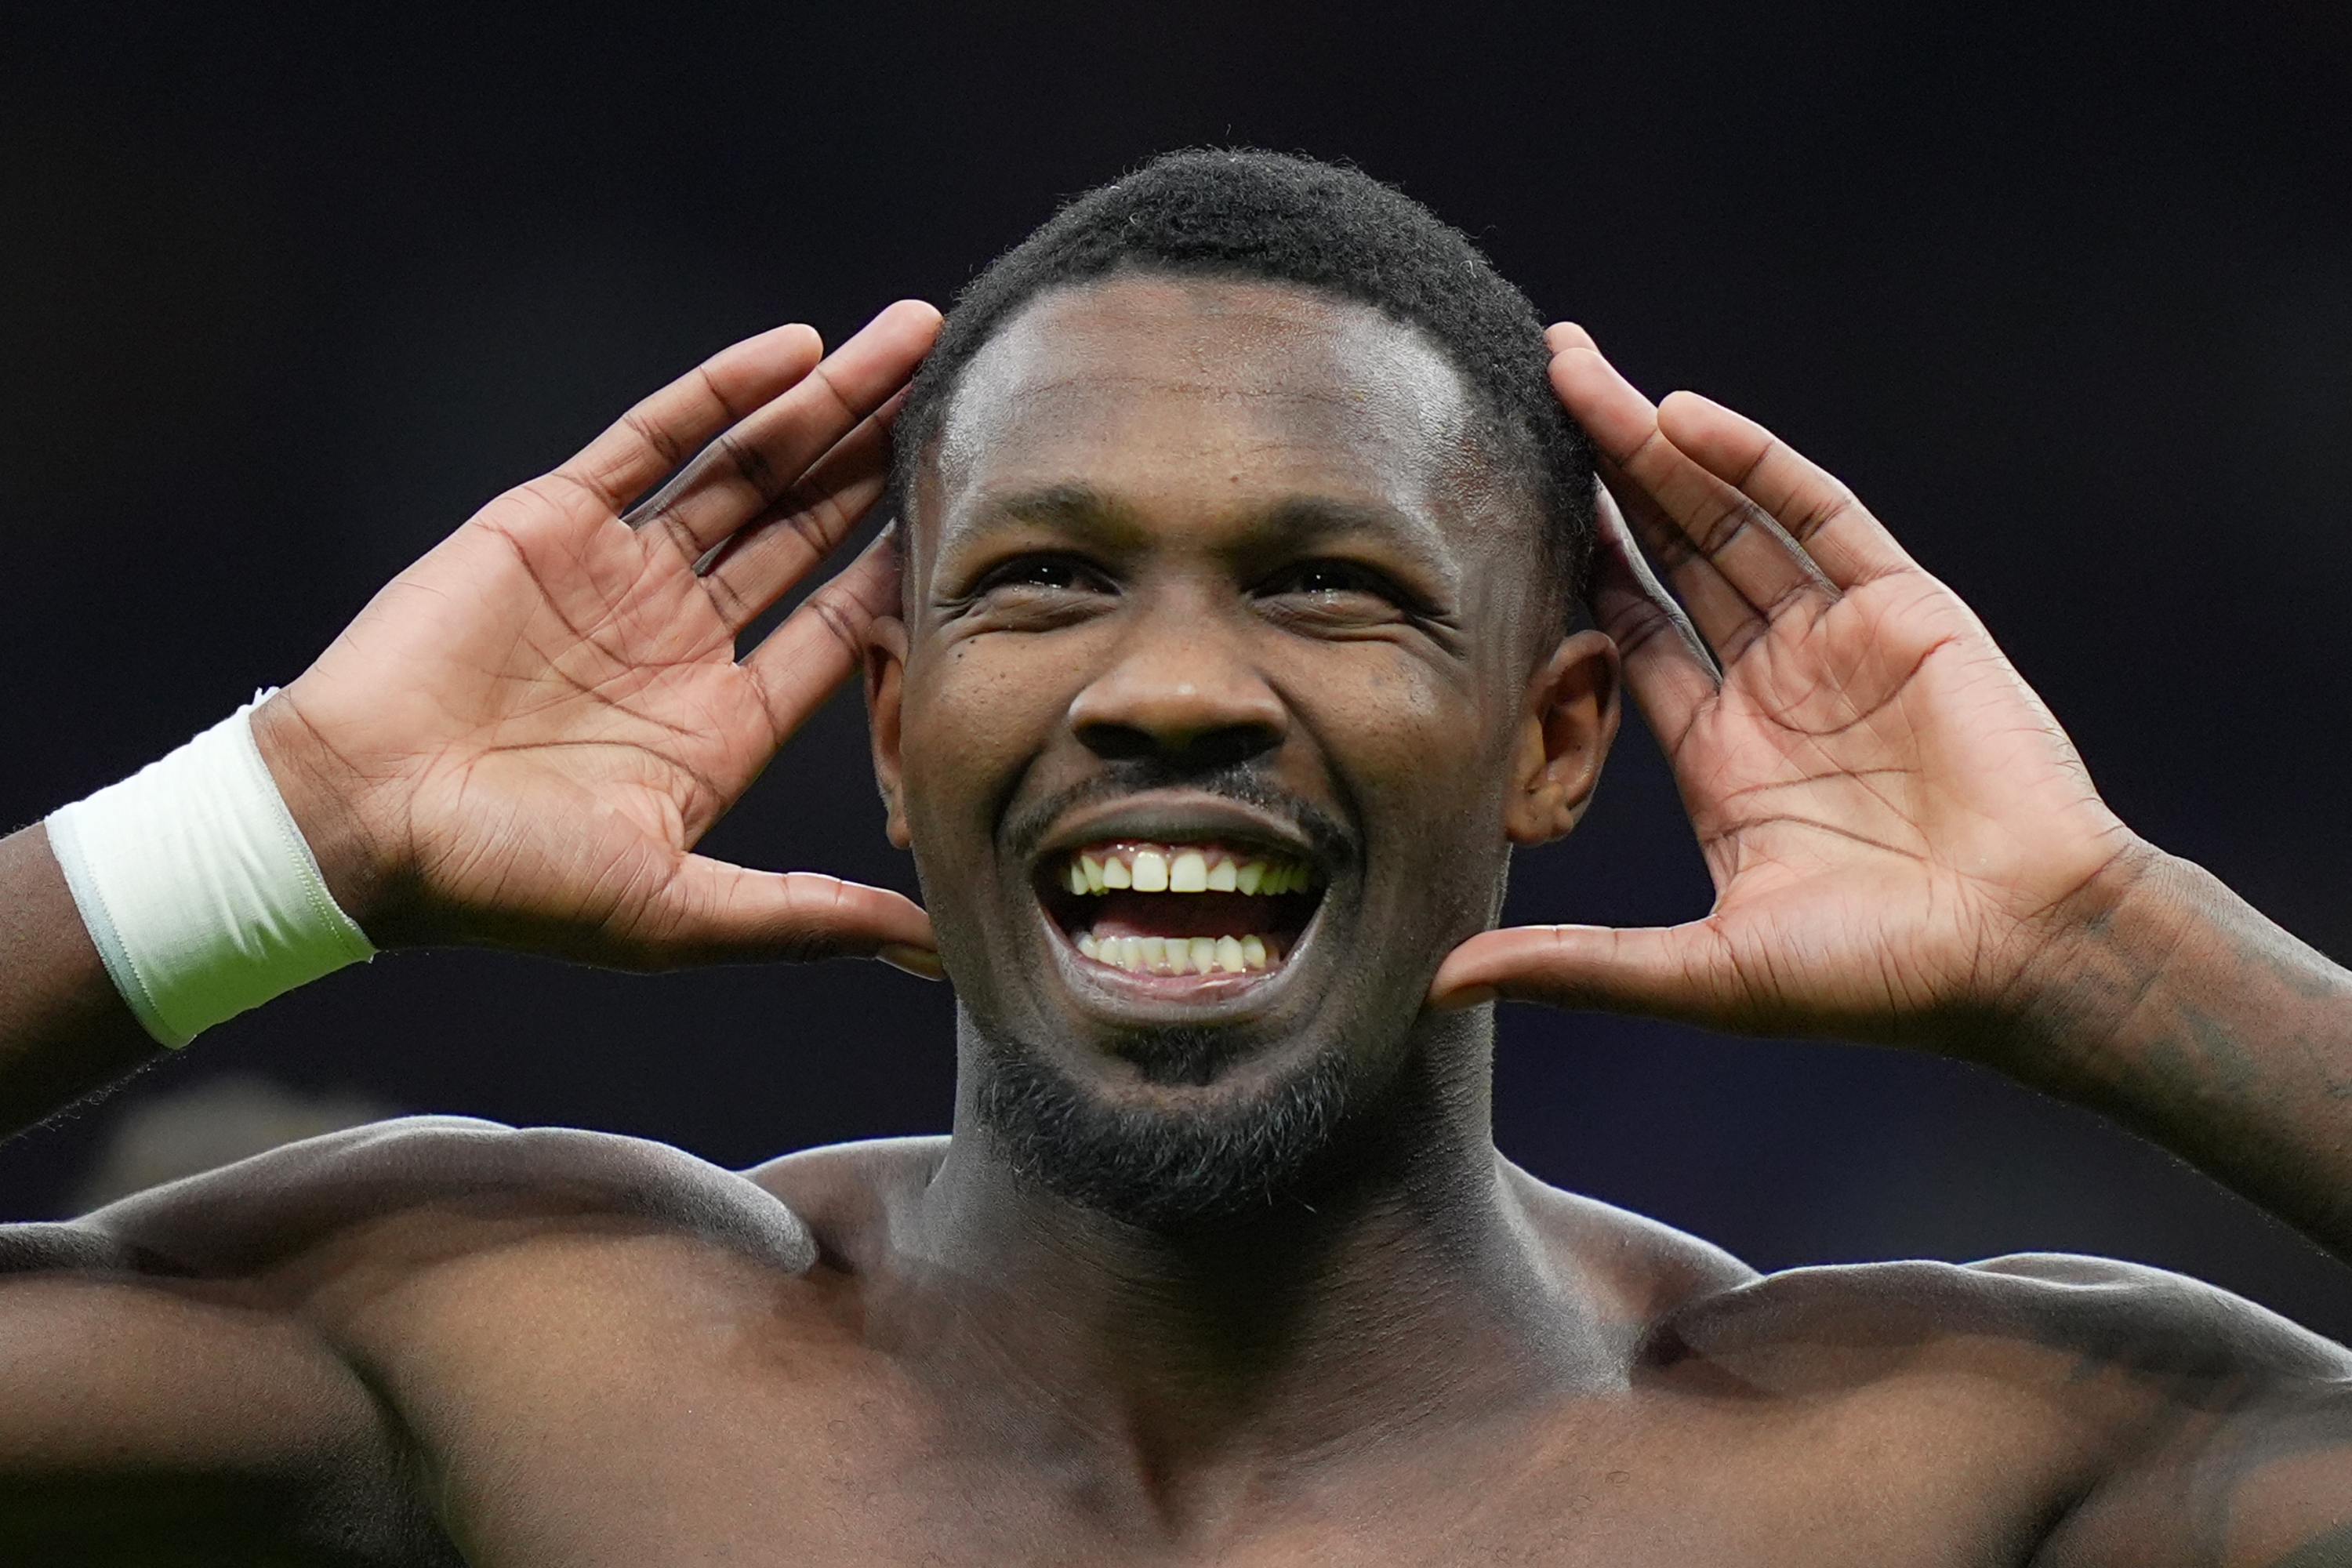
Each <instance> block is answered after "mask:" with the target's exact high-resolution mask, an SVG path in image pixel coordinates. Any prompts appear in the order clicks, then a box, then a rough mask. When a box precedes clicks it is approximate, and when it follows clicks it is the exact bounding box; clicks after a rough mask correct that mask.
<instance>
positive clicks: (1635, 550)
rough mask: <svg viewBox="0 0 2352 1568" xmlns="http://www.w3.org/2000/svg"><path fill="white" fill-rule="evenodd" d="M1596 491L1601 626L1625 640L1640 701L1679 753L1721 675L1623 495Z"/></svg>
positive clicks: (1594, 596) (1596, 589)
mask: <svg viewBox="0 0 2352 1568" xmlns="http://www.w3.org/2000/svg"><path fill="white" fill-rule="evenodd" d="M1595 489H1599V491H1600V493H1599V495H1598V496H1597V498H1596V500H1595V504H1594V513H1595V521H1597V522H1598V524H1599V526H1600V534H1601V539H1600V549H1599V551H1598V552H1597V553H1596V555H1595V557H1594V561H1593V575H1592V589H1591V593H1590V595H1587V596H1588V598H1589V599H1590V601H1591V606H1592V620H1593V624H1594V625H1595V626H1599V627H1600V628H1601V631H1602V632H1603V633H1605V634H1606V635H1607V636H1608V637H1609V640H1610V641H1612V642H1613V643H1615V644H1616V645H1617V651H1618V654H1619V657H1620V658H1622V661H1623V664H1624V669H1625V684H1626V686H1627V687H1628V688H1629V689H1631V690H1632V692H1633V701H1634V703H1635V705H1636V706H1638V707H1639V708H1640V709H1641V710H1642V718H1643V721H1644V722H1646V723H1647V724H1648V725H1649V726H1650V732H1651V733H1652V734H1654V735H1655V736H1656V737H1657V738H1658V742H1659V744H1660V745H1662V746H1664V748H1665V750H1666V752H1667V754H1668V755H1669V756H1671V755H1673V754H1674V753H1675V752H1676V751H1677V750H1678V749H1679V748H1680V746H1681V744H1682V739H1683V736H1684V735H1685V734H1686V733H1687V732H1688V731H1689V730H1690V726H1691V721H1693V720H1694V719H1696V717H1697V715H1698V712H1699V710H1700V708H1701V707H1703V706H1704V705H1705V704H1706V702H1708V701H1709V700H1712V699H1713V698H1714V696H1715V694H1716V691H1717V687H1718V686H1719V685H1720V678H1719V677H1718V675H1717V672H1716V668H1715V660H1713V659H1712V658H1708V657H1707V652H1706V644H1705V643H1703V642H1701V641H1700V640H1699V635H1698V633H1697V631H1696V629H1695V628H1694V627H1693V626H1691V624H1690V620H1689V618H1688V617H1687V616H1685V615H1684V614H1683V611H1682V606H1681V605H1677V604H1675V601H1674V599H1673V598H1672V597H1671V596H1670V595H1668V594H1667V593H1666V591H1665V590H1664V588H1662V587H1660V586H1659V584H1658V579H1657V576H1656V574H1654V573H1653V572H1652V571H1651V570H1650V563H1648V562H1647V561H1645V560H1643V556H1642V548H1641V546H1640V545H1639V544H1637V543H1635V542H1634V540H1633V532H1632V531H1631V530H1629V529H1628V528H1627V527H1626V526H1625V518H1624V514H1623V513H1622V512H1621V511H1619V510H1618V509H1617V501H1616V499H1615V498H1614V497H1612V495H1610V493H1609V492H1608V490H1606V489H1601V488H1600V487H1598V486H1596V487H1595Z"/></svg>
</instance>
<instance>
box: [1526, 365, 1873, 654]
mask: <svg viewBox="0 0 2352 1568" xmlns="http://www.w3.org/2000/svg"><path fill="white" fill-rule="evenodd" d="M1551 376H1552V384H1553V387H1554V388H1555V389H1556V390H1557V391H1558V392H1559V397H1560V401H1561V402H1562V403H1564V404H1565V405H1567V406H1568V409H1569V412H1570V413H1571V414H1573V415H1574V416H1576V417H1577V419H1578V421H1579V422H1580V424H1582V425H1583V426H1584V427H1585V429H1586V430H1587V431H1588V432H1590V433H1591V436H1592V438H1593V441H1594V442H1595V444H1596V445H1598V446H1599V447H1600V448H1601V453H1602V455H1603V456H1605V457H1607V458H1609V459H1610V460H1611V461H1612V462H1613V463H1615V464H1616V465H1617V467H1618V468H1620V469H1621V470H1622V471H1623V472H1624V473H1625V475H1626V476H1627V477H1628V478H1630V479H1633V481H1634V482H1635V483H1636V484H1638V485H1639V486H1640V487H1641V489H1643V490H1644V491H1646V492H1647V493H1648V494H1649V496H1650V497H1651V498H1652V499H1653V500H1655V501H1656V502H1657V504H1658V507H1659V509H1660V510H1662V511H1663V512H1664V514H1665V515H1666V516H1667V517H1669V518H1670V519H1672V520H1673V521H1674V523H1675V526H1676V527H1677V528H1678V529H1679V530H1681V531H1682V532H1683V534H1684V535H1685V537H1687V538H1688V539H1689V540H1690V541H1691V542H1692V544H1693V545H1695V546H1696V548H1697V550H1698V551H1699V552H1700V553H1701V554H1703V555H1705V556H1706V558H1707V559H1708V560H1709V561H1711V562H1712V563H1714V564H1715V566H1716V569H1717V571H1719V572H1721V573H1722V574H1723V576H1724V579H1725V580H1726V581H1727V582H1728V583H1729V584H1731V585H1732V586H1733V587H1734V588H1736V589H1737V590H1738V592H1739V594H1740V596H1741V597H1743V598H1745V599H1746V600H1747V601H1748V604H1750V605H1753V606H1754V607H1755V609H1756V611H1757V612H1758V614H1759V615H1760V616H1763V617H1764V618H1765V619H1766V620H1767V621H1769V620H1771V619H1773V618H1774V617H1776V616H1780V615H1781V614H1783V613H1786V612H1787V611H1788V610H1790V609H1791V608H1793V607H1795V606H1798V605H1806V604H1813V605H1818V604H1820V603H1822V602H1826V601H1827V600H1830V599H1833V598H1835V597H1836V590H1835V589H1834V588H1832V586H1831V585H1830V583H1829V581H1828V579H1827V578H1825V577H1823V576H1822V574H1821V572H1820V570H1819V569H1818V568H1817V567H1815V566H1814V564H1813V563H1812V562H1811V560H1810V559H1809V558H1808V557H1807V556H1806V555H1805V552H1803V551H1802V550H1801V549H1800V548H1799V547H1798V546H1797V543H1796V542H1795V541H1794V540H1792V539H1790V537H1789V535H1788V533H1787V532H1786V531H1783V530H1782V529H1781V527H1780V524H1779V523H1777V522H1776V521H1773V519H1772V517H1771V515H1770V514H1769V512H1767V511H1766V510H1764V509H1763V508H1762V507H1760V506H1759V505H1757V504H1756V503H1755V502H1754V501H1753V500H1749V499H1748V497H1747V496H1746V495H1745V494H1743V493H1741V491H1740V490H1739V489H1738V487H1736V486H1734V485H1731V484H1727V483H1726V482H1725V481H1724V480H1723V479H1720V478H1718V477H1717V476H1716V475H1715V474H1713V473H1710V472H1709V471H1708V470H1707V469H1706V468H1702V467H1701V466H1700V465H1699V464H1698V463H1696V461H1694V460H1693V459H1692V458H1690V457H1689V456H1688V455H1687V454H1685V453H1684V452H1683V451H1682V450H1681V448H1679V447H1676V446H1675V444H1674V442H1673V441H1671V440H1669V439H1667V437H1665V435H1664V432H1663V431H1662V430H1661V429H1660V428H1659V426H1658V411H1657V409H1656V408H1655V407H1654V406H1653V405H1651V403H1650V401H1649V399H1647V398H1645V397H1643V395H1641V394H1640V393H1639V392H1637V391H1635V390H1634V389H1633V384H1631V383H1629V382H1627V381H1626V380H1625V378H1624V377H1623V376H1622V375H1620V374H1617V371H1616V368H1615V367H1614V366H1612V364H1610V363H1609V362H1608V361H1607V360H1605V359H1603V358H1602V357H1601V355H1600V353H1598V352H1596V351H1593V350H1590V349H1582V348H1576V347H1571V348H1570V349H1569V350H1567V351H1566V352H1565V353H1559V354H1557V355H1555V356H1554V357H1553V359H1552V362H1551ZM1677 586H1679V584H1677ZM1693 613H1694V615H1696V605H1694V606H1693ZM1701 625H1702V626H1704V625H1705V622H1704V621H1702V622H1701ZM1708 635H1709V637H1713V636H1714V633H1713V632H1712V630H1710V631H1709V633H1708ZM1716 646H1717V648H1718V649H1722V650H1723V652H1724V655H1725V658H1726V660H1727V661H1728V660H1729V659H1730V658H1732V657H1734V656H1733V654H1732V653H1731V650H1730V649H1728V648H1726V647H1724V645H1723V643H1722V642H1720V641H1717V643H1716Z"/></svg>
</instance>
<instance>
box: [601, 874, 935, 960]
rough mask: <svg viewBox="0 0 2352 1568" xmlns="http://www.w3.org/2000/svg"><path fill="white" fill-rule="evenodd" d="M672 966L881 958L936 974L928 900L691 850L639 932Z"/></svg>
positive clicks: (648, 949) (657, 956)
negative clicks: (743, 863) (922, 901)
mask: <svg viewBox="0 0 2352 1568" xmlns="http://www.w3.org/2000/svg"><path fill="white" fill-rule="evenodd" d="M639 940H640V941H641V942H643V943H644V945H645V948H646V952H647V954H648V956H650V957H652V958H654V959H655V960H656V961H657V962H659V963H666V964H688V963H745V962H775V961H779V960H781V961H782V962H785V963H811V962H814V961H815V960H817V959H822V958H880V959H884V960H885V961H886V962H888V963H893V964H895V965H897V966H898V967H899V968H902V969H909V970H914V971H916V972H918V973H921V972H924V971H925V970H926V969H927V968H928V969H929V972H930V973H933V974H936V973H937V965H938V962H939V960H938V947H937V943H936V942H935V941H934V939H933V938H932V936H931V921H930V917H929V915H927V914H925V913H924V912H923V910H922V906H921V905H919V904H917V903H916V902H914V901H913V900H910V899H908V898H906V897H904V896H903V895H901V894H898V893H894V892H891V891H890V890H888V889H885V888H869V887H867V886H866V884H865V883H863V882H845V881H843V880H842V879H840V878H838V877H827V876H824V875H822V874H820V873H818V872H814V871H783V872H778V871H754V870H751V869H750V868H746V867H742V866H734V865H730V864H728V863H727V862H726V861H724V860H713V859H711V858H709V857H707V856H702V855H689V856H688V857H687V858H685V859H684V860H682V861H680V862H679V864H678V868H677V874H676V875H675V876H674V877H672V878H671V879H670V881H669V883H668V885H667V887H665V888H664V889H662V895H661V898H660V899H659V900H657V902H656V905H655V907H654V909H653V910H651V911H650V912H649V915H648V917H647V921H646V925H645V927H644V928H642V931H640V933H639Z"/></svg>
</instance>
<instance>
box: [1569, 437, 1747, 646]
mask: <svg viewBox="0 0 2352 1568" xmlns="http://www.w3.org/2000/svg"><path fill="white" fill-rule="evenodd" d="M1595 467H1596V468H1597V470H1598V472H1599V474H1600V477H1601V483H1602V484H1603V485H1604V486H1605V487H1606V488H1607V489H1609V491H1610V493H1611V494H1612V496H1614V497H1616V498H1617V499H1618V500H1620V502H1621V503H1622V507H1623V516H1624V518H1625V520H1626V522H1627V523H1628V524H1629V528H1630V531H1631V532H1632V533H1633V537H1634V538H1635V539H1636V540H1638V541H1639V542H1640V545H1641V548H1642V550H1643V552H1646V553H1647V554H1648V555H1649V557H1650V558H1651V559H1652V560H1654V561H1655V562H1657V563H1658V566H1659V569H1660V570H1661V571H1663V572H1664V574H1665V578H1666V581H1667V582H1668V583H1669V584H1673V587H1674V592H1675V594H1676V595H1679V597H1680V601H1681V603H1682V604H1683V605H1684V606H1685V609H1686V610H1687V612H1688V614H1689V617H1690V620H1691V623H1692V625H1693V626H1695V627H1696V629H1697V630H1698V631H1699V632H1700V633H1701V634H1702V637H1703V641H1704V644H1705V645H1706V646H1708V647H1712V648H1713V649H1714V650H1715V653H1716V654H1717V656H1718V662H1719V663H1722V664H1729V663H1730V662H1731V661H1732V660H1733V659H1735V658H1738V656H1739V655H1740V653H1742V652H1743V651H1745V650H1746V648H1747V647H1748V644H1749V643H1751V642H1753V641H1754V640H1755V639H1756V638H1758V637H1761V636H1763V635H1764V633H1765V632H1767V631H1768V630H1769V629H1770V623H1769V622H1767V621H1766V620H1765V619H1764V617H1763V616H1762V615H1761V614H1760V613H1759V612H1758V610H1757V608H1756V606H1755V605H1751V604H1749V603H1748V597H1747V595H1744V594H1742V593H1741V592H1740V591H1739V590H1738V589H1737V588H1735V587H1733V586H1732V585H1731V581H1730V579H1728V578H1727V577H1726V576H1724V574H1723V573H1722V571H1721V570H1720V569H1718V568H1717V565H1716V563H1714V562H1712V561H1710V560H1708V559H1707V558H1706V556H1705V555H1703V554H1701V553H1700V552H1699V548H1698V546H1697V545H1696V544H1694V543H1692V542H1691V539H1690V535H1688V534H1686V533H1685V532H1684V531H1682V529H1681V528H1680V527H1679V526H1678V525H1677V524H1676V523H1675V520H1674V519H1673V518H1671V517H1669V516H1667V515H1666V511H1665V509H1664V507H1662V506H1660V505H1659V504H1658V502H1657V500H1656V498H1655V497H1654V496H1652V495H1651V494H1650V492H1649V491H1647V490H1645V489H1643V488H1642V487H1641V486H1640V485H1639V484H1638V483H1636V482H1635V481H1634V480H1633V479H1632V478H1631V477H1630V476H1629V475H1627V474H1626V473H1625V471H1624V470H1623V469H1622V468H1619V467H1618V466H1617V465H1616V464H1614V463H1612V462H1611V461H1610V460H1609V459H1608V458H1606V457H1605V456H1604V457H1602V458H1600V459H1599V460H1598V462H1597V463H1596V465H1595Z"/></svg>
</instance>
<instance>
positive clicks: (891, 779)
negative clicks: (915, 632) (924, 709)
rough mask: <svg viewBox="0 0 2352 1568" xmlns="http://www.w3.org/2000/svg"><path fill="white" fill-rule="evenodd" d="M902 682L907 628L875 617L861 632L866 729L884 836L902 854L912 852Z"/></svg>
mask: <svg viewBox="0 0 2352 1568" xmlns="http://www.w3.org/2000/svg"><path fill="white" fill-rule="evenodd" d="M906 678H907V623H906V622H904V621H902V620H900V619H899V618H898V616H875V617H874V621H873V624H872V625H871V626H868V627H867V628H866V731H867V732H868V733H869V734H870V735H871V737H872V739H873V742H874V782H875V783H876V784H878V785H880V786H881V789H882V810H883V814H884V823H883V831H884V832H886V833H887V834H888V835H889V836H890V842H891V843H892V844H894V845H896V846H898V847H899V848H901V849H905V848H908V847H911V846H912V845H913V844H914V842H915V840H914V836H913V835H912V834H910V833H908V831H907V808H906V805H905V803H904V801H903V800H902V798H901V796H900V795H899V790H898V784H899V780H900V779H901V778H902V777H904V770H903V767H902V765H901V758H900V756H899V752H898V701H899V694H900V693H901V692H902V691H903V690H904V689H905V682H906Z"/></svg>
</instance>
